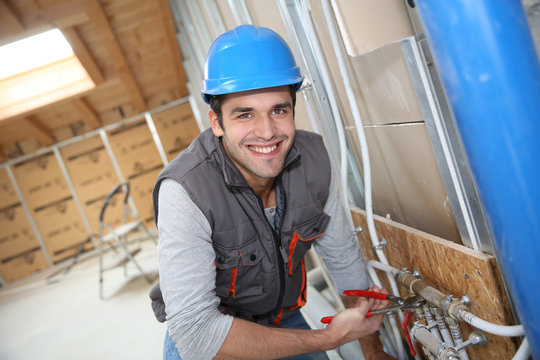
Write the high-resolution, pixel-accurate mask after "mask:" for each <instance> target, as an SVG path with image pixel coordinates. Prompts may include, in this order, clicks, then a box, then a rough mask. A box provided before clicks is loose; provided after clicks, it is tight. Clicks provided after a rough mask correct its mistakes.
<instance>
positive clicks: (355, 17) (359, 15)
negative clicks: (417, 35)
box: [333, 0, 413, 56]
mask: <svg viewBox="0 0 540 360" xmlns="http://www.w3.org/2000/svg"><path fill="white" fill-rule="evenodd" d="M333 2H334V3H335V4H337V9H338V15H339V17H340V18H341V25H340V27H341V31H342V33H344V34H346V35H345V38H346V39H349V41H348V44H347V45H348V46H347V48H348V51H349V55H352V56H356V55H360V54H364V53H367V52H369V51H372V50H374V49H377V48H379V47H381V46H384V45H386V44H389V43H391V42H394V41H396V40H400V39H403V38H406V37H408V36H412V35H413V29H412V26H411V23H410V21H409V16H408V14H407V8H406V4H405V1H401V0H379V1H373V0H334V1H333Z"/></svg>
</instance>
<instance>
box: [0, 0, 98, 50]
mask: <svg viewBox="0 0 540 360" xmlns="http://www.w3.org/2000/svg"><path fill="white" fill-rule="evenodd" d="M14 21H15V22H18V23H19V25H20V26H19V25H17V24H15V25H13V24H14ZM86 22H88V15H87V14H86V10H85V8H84V6H83V3H82V0H58V1H55V2H53V3H52V4H47V6H44V7H43V8H42V9H40V10H39V12H33V13H28V14H25V16H24V17H22V16H21V17H19V16H17V14H16V12H15V11H14V9H13V8H12V7H10V6H9V5H8V4H7V2H6V1H5V0H0V44H7V43H10V42H12V41H16V40H20V39H23V38H25V37H28V36H32V35H35V34H38V33H40V32H43V31H46V30H50V29H52V28H55V27H58V28H62V27H70V26H75V25H81V24H84V23H86ZM21 27H22V28H21Z"/></svg>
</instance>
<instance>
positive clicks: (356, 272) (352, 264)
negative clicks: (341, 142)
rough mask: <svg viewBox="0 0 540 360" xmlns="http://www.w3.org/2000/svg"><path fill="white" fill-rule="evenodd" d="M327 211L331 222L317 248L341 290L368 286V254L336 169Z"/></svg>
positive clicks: (318, 239) (326, 206)
mask: <svg viewBox="0 0 540 360" xmlns="http://www.w3.org/2000/svg"><path fill="white" fill-rule="evenodd" d="M324 212H325V213H326V214H328V215H330V222H329V224H328V226H327V228H326V231H325V233H324V235H322V236H320V237H319V238H317V239H316V241H315V243H314V244H313V247H314V250H315V252H316V253H317V254H318V255H319V256H320V257H321V258H322V259H323V260H324V263H325V265H326V267H327V268H328V271H329V272H330V275H331V277H332V279H333V280H334V283H335V286H336V288H337V291H338V293H339V294H342V293H343V291H344V290H351V289H367V288H368V287H369V286H370V280H369V276H368V273H367V268H366V264H365V261H364V256H363V254H362V251H361V250H360V244H359V243H358V240H357V238H356V236H355V235H354V232H353V224H352V223H351V220H350V217H348V216H346V214H345V210H344V209H343V206H342V203H341V199H340V196H339V189H338V184H337V176H336V174H335V172H334V171H332V180H331V181H330V191H329V195H328V200H327V201H326V205H325V207H324Z"/></svg>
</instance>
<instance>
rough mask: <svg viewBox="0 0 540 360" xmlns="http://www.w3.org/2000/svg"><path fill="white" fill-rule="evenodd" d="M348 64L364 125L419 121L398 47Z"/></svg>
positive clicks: (418, 108) (384, 49) (406, 69)
mask: <svg viewBox="0 0 540 360" xmlns="http://www.w3.org/2000/svg"><path fill="white" fill-rule="evenodd" d="M351 64H352V69H353V73H352V76H354V77H355V80H356V81H355V82H356V83H357V84H358V91H359V96H360V98H361V99H362V104H363V106H364V107H365V112H366V114H367V116H366V117H365V118H364V119H363V122H364V124H366V125H371V124H395V123H404V122H415V121H423V116H422V112H421V110H420V106H419V104H418V100H417V98H416V93H415V91H414V87H413V83H412V80H411V77H410V75H409V70H408V68H407V60H406V58H405V56H404V54H403V51H402V49H401V44H400V43H394V44H390V45H387V46H384V47H381V48H379V49H376V50H374V51H372V52H370V53H368V54H364V55H362V56H356V57H352V58H351Z"/></svg>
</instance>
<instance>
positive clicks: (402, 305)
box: [321, 290, 425, 324]
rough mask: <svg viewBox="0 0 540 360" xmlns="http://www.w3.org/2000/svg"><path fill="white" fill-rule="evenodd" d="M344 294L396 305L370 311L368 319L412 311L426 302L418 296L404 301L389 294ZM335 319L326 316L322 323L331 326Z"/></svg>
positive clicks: (349, 291)
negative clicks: (385, 301)
mask: <svg viewBox="0 0 540 360" xmlns="http://www.w3.org/2000/svg"><path fill="white" fill-rule="evenodd" d="M343 294H344V295H345V296H360V297H366V298H372V299H379V300H389V301H392V302H393V303H395V304H394V305H391V306H389V307H386V308H383V309H376V310H369V311H368V312H367V313H366V317H370V316H372V315H378V314H385V313H389V312H392V311H396V310H404V311H405V310H412V309H414V308H417V307H418V306H421V305H423V304H424V303H425V300H421V299H419V298H418V297H416V296H413V297H411V298H408V299H402V298H400V297H399V296H394V295H388V294H383V293H380V292H375V291H369V290H345V291H344V292H343ZM333 318H334V317H333V316H326V317H323V318H322V319H321V322H322V323H323V324H329V323H330V322H331V321H332V319H333Z"/></svg>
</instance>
